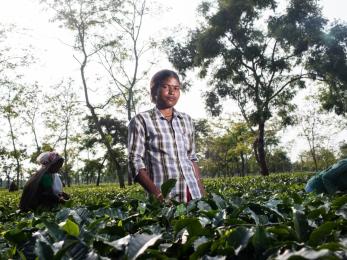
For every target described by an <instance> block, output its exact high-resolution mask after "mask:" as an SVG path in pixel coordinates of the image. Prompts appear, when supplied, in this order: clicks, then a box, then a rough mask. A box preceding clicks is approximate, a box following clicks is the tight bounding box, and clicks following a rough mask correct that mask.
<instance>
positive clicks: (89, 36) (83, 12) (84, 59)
mask: <svg viewBox="0 0 347 260" xmlns="http://www.w3.org/2000/svg"><path fill="white" fill-rule="evenodd" d="M42 2H44V3H46V4H47V5H48V6H49V7H51V8H52V9H53V10H54V11H55V18H54V20H55V21H59V22H61V23H62V24H63V26H65V27H66V28H67V29H69V30H70V31H72V32H73V33H74V38H75V44H74V46H73V48H74V50H75V51H76V52H77V54H76V55H78V56H79V57H77V56H75V59H76V60H77V62H78V63H79V65H80V74H81V80H82V86H83V90H84V97H85V102H86V106H87V108H88V109H89V112H90V115H91V118H92V120H93V123H94V125H95V127H96V128H97V131H98V134H99V135H100V139H101V140H102V142H103V144H104V146H105V147H106V149H107V152H108V153H109V158H110V159H111V160H112V161H113V163H114V164H115V165H116V168H117V173H118V179H119V184H120V186H121V187H124V186H125V185H124V176H123V174H122V172H121V168H122V167H121V165H120V163H119V162H118V158H117V155H116V154H115V152H114V151H113V149H112V147H111V142H110V140H109V138H108V137H107V135H106V134H105V132H104V131H103V129H102V127H101V124H100V122H99V114H98V108H104V107H105V105H107V104H108V103H109V102H110V101H111V100H112V99H113V97H111V98H110V99H108V100H107V101H105V103H104V105H103V106H100V107H98V106H96V105H93V103H92V102H91V100H90V94H89V91H90V90H89V81H88V80H87V74H88V72H87V65H88V64H89V63H90V60H91V59H92V57H93V56H94V55H95V54H96V53H99V52H100V51H101V50H102V49H103V48H105V47H106V46H107V45H114V44H115V43H117V41H118V37H120V36H119V35H116V36H115V37H114V38H112V39H110V40H109V41H107V42H105V41H101V39H102V37H101V36H102V35H105V33H106V31H107V28H109V27H107V26H109V25H110V24H111V23H112V22H113V21H114V20H115V19H116V17H117V16H118V12H121V11H122V8H123V6H124V4H125V3H124V2H123V1H120V0H103V1H91V0H44V1H42ZM105 30H106V31H105Z"/></svg>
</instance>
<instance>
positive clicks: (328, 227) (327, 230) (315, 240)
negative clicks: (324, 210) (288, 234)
mask: <svg viewBox="0 0 347 260" xmlns="http://www.w3.org/2000/svg"><path fill="white" fill-rule="evenodd" d="M336 226H337V225H336V223H334V222H331V221H328V222H325V223H323V224H322V225H320V226H319V227H318V228H317V229H315V230H313V231H312V233H311V235H310V238H309V240H308V244H309V245H310V246H318V245H319V244H321V242H322V241H324V240H325V239H326V238H327V236H328V235H330V234H331V232H332V231H333V230H334V228H336Z"/></svg>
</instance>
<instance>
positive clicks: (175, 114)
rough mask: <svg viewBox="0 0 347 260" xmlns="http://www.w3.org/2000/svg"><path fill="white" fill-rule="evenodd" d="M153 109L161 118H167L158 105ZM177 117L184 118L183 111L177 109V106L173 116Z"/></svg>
mask: <svg viewBox="0 0 347 260" xmlns="http://www.w3.org/2000/svg"><path fill="white" fill-rule="evenodd" d="M152 111H153V113H155V115H156V116H157V117H159V118H160V119H165V117H164V116H163V114H162V113H161V112H160V110H159V109H158V108H157V107H154V108H153V110H152ZM176 117H178V118H180V119H181V118H183V116H182V113H181V112H179V111H177V110H176V109H175V108H173V118H176Z"/></svg>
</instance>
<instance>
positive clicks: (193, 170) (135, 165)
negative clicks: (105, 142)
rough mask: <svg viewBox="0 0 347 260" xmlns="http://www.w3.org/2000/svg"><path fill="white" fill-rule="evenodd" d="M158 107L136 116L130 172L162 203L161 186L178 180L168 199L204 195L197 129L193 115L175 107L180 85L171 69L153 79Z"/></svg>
mask: <svg viewBox="0 0 347 260" xmlns="http://www.w3.org/2000/svg"><path fill="white" fill-rule="evenodd" d="M150 87H151V98H152V102H153V103H154V104H155V107H154V108H153V109H151V110H148V111H145V112H142V113H139V114H137V115H136V116H135V117H134V118H133V119H132V120H131V122H130V124H129V128H128V157H129V158H128V159H129V160H128V161H129V171H130V172H131V173H132V175H133V177H134V179H135V181H137V182H139V183H140V184H141V185H142V186H143V187H144V188H145V189H146V190H147V191H148V192H149V193H150V194H152V195H154V196H155V197H156V198H157V199H158V200H159V201H161V202H162V201H163V200H164V198H163V195H162V194H161V192H160V187H161V185H162V184H163V183H164V182H165V181H167V180H168V179H176V185H175V187H174V188H173V190H172V191H171V192H170V194H169V198H171V199H175V200H177V201H180V202H188V201H190V200H191V199H198V198H201V197H202V196H203V195H204V194H205V190H204V187H203V185H202V182H201V177H200V171H199V167H198V165H197V157H196V154H195V143H194V129H193V122H192V119H191V118H190V116H188V115H187V114H185V113H182V112H178V111H177V110H176V109H175V108H174V106H175V105H176V104H177V101H178V100H179V97H180V89H181V83H180V80H179V77H178V75H177V74H176V73H175V72H174V71H171V70H161V71H159V72H157V73H156V74H155V75H154V76H153V77H152V79H151V82H150Z"/></svg>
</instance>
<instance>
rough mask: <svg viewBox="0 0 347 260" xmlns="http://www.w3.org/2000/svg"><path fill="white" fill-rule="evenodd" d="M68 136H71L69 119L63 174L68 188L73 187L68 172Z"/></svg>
mask: <svg viewBox="0 0 347 260" xmlns="http://www.w3.org/2000/svg"><path fill="white" fill-rule="evenodd" d="M68 136H69V119H67V121H66V124H65V142H64V157H65V160H64V172H63V177H64V180H65V183H66V184H67V186H68V187H70V185H71V179H70V177H69V174H68V172H67V162H68V154H67V143H68Z"/></svg>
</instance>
